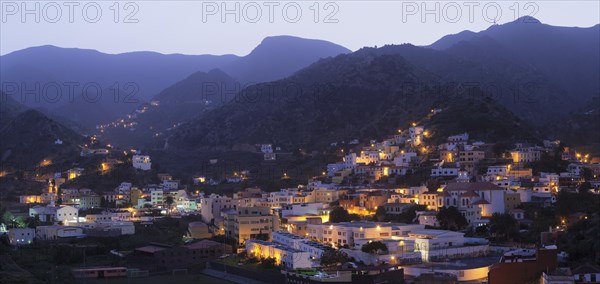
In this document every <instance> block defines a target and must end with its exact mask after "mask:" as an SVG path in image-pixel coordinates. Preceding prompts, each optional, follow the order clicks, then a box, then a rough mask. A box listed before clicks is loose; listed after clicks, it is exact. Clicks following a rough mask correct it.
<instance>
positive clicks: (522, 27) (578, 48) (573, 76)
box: [429, 17, 600, 110]
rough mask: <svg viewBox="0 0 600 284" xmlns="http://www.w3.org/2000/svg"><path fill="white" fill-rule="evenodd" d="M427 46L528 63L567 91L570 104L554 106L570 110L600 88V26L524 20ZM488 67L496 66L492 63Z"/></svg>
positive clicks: (459, 53) (470, 54)
mask: <svg viewBox="0 0 600 284" xmlns="http://www.w3.org/2000/svg"><path fill="white" fill-rule="evenodd" d="M429 47H430V48H432V49H436V50H445V51H449V52H450V53H451V54H453V55H456V56H460V57H469V58H470V57H473V55H474V54H473V53H472V52H471V51H470V49H473V48H475V47H479V48H480V49H481V51H478V52H479V53H482V52H485V53H486V54H487V55H493V56H494V57H498V58H506V59H509V60H512V61H516V62H521V63H522V65H529V66H530V68H531V69H533V70H535V71H537V72H538V73H539V74H542V75H544V76H545V77H546V79H547V80H548V81H549V82H553V83H554V84H555V85H556V86H558V87H560V88H561V89H563V90H564V91H565V92H564V94H563V95H562V96H564V97H566V98H567V101H568V102H569V103H567V104H556V105H555V107H556V106H558V105H560V107H561V108H566V109H567V110H574V109H576V108H578V107H579V106H580V105H581V104H584V103H585V102H587V101H589V100H590V99H591V98H592V97H593V96H596V95H597V94H598V90H599V89H600V80H598V78H599V77H600V69H599V68H598V66H600V52H598V50H600V25H595V26H593V27H588V28H578V27H557V26H551V25H547V24H543V23H541V22H540V21H539V20H537V19H535V18H532V17H522V18H520V19H517V20H516V21H514V22H511V23H507V24H503V25H493V26H491V27H490V28H488V29H486V30H484V31H481V32H478V33H473V32H469V31H465V32H462V33H459V34H456V35H450V36H446V37H443V38H441V39H440V40H438V41H437V42H435V43H433V44H432V45H430V46H429ZM494 47H501V48H494ZM481 62H482V63H486V61H481ZM487 65H488V66H494V65H493V62H489V61H488V62H487ZM543 91H544V90H541V92H540V93H543Z"/></svg>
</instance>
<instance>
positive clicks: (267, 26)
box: [0, 1, 600, 55]
mask: <svg viewBox="0 0 600 284" xmlns="http://www.w3.org/2000/svg"><path fill="white" fill-rule="evenodd" d="M567 2H568V3H567ZM23 3H25V5H26V7H24V6H22V4H23ZM36 3H37V4H38V5H40V6H39V10H38V11H37V12H33V13H34V14H23V10H24V9H23V8H26V9H30V10H31V9H34V8H35V5H36ZM47 3H48V2H35V1H28V2H10V1H3V2H2V21H1V28H0V29H1V32H0V54H2V55H4V54H7V53H10V52H12V51H15V50H19V49H23V48H27V47H31V46H39V45H48V44H50V45H56V46H60V47H76V48H88V49H97V50H99V51H102V52H106V53H122V52H129V51H142V50H147V51H156V52H160V53H184V54H237V55H245V54H247V53H249V52H250V51H251V50H252V48H254V47H255V46H256V45H257V44H259V43H260V41H261V40H262V39H263V38H265V37H267V36H273V35H293V36H299V37H305V38H315V39H324V40H328V41H332V42H335V43H338V44H340V45H343V46H345V47H347V48H349V49H351V50H357V49H359V48H361V47H363V46H374V45H379V46H381V45H384V44H400V43H412V44H415V45H428V44H430V43H432V42H434V41H435V40H437V39H439V38H440V37H442V36H443V35H446V34H452V33H458V32H460V31H463V30H472V31H480V30H483V29H486V28H487V27H489V26H490V25H491V24H492V23H493V22H494V20H493V19H494V18H496V19H497V20H496V22H497V23H505V22H510V21H513V20H514V19H516V18H518V17H520V16H524V15H528V14H531V13H533V16H534V17H535V18H537V19H539V20H540V21H541V22H543V23H546V24H550V25H556V26H571V27H572V26H577V27H590V26H593V25H596V24H598V23H599V22H600V19H599V14H598V11H599V9H600V2H599V1H538V2H519V3H517V4H515V1H497V2H433V1H426V2H423V1H416V2H394V1H332V2H319V5H318V8H317V6H316V5H315V2H314V1H297V2H276V1H273V2H234V1H228V2H222V1H215V2H200V1H198V2H196V1H168V2H167V1H137V2H119V3H120V5H119V7H117V6H115V4H114V3H115V2H114V1H97V2H91V3H93V4H91V5H88V6H87V14H86V16H85V17H84V16H83V15H84V13H83V7H84V5H85V3H86V2H80V3H78V4H79V5H77V6H72V7H71V8H72V9H73V14H72V19H71V20H72V23H70V19H69V14H70V13H69V9H70V8H69V6H68V5H69V4H67V3H68V2H60V1H59V2H53V3H56V5H50V6H48V4H47ZM71 3H74V2H71ZM126 3H133V4H131V5H129V6H127V4H126ZM222 3H226V4H225V5H227V6H226V7H225V8H227V9H234V7H235V5H236V3H237V4H239V10H238V14H237V16H238V17H239V23H236V21H235V16H236V15H234V14H229V15H225V17H226V18H225V22H224V23H223V21H222V19H221V16H222V8H223V7H222V6H221V4H222ZM328 3H329V4H328ZM486 3H492V4H488V5H487V6H486ZM527 3H533V4H529V5H528V4H527ZM286 4H288V5H287V6H286ZM422 4H424V5H426V6H425V7H423V6H422ZM436 4H437V5H439V10H438V12H432V13H431V14H428V15H424V16H425V21H423V20H422V16H423V15H422V14H423V13H422V12H423V9H422V8H426V9H430V10H433V9H434V8H435V5H436ZM203 7H204V10H203ZM283 7H287V8H286V9H287V14H285V15H286V16H283V15H284V11H283V10H284V9H283ZM484 7H486V10H487V12H486V11H484ZM59 9H60V14H57V13H56V11H58V10H59ZM215 9H218V10H215ZM298 9H299V10H300V11H301V15H297V14H296V11H297V10H298ZM415 9H417V10H415ZM96 10H100V12H101V15H100V16H99V17H96ZM117 10H118V11H119V13H118V15H116V13H115V11H117ZM258 10H260V13H261V15H260V17H257V13H256V11H258ZM317 10H318V11H319V13H318V15H317V14H316V13H315V11H317ZM517 10H518V13H517ZM270 11H272V20H270V19H269V14H270V13H269V12H270ZM457 11H460V15H457ZM496 11H500V13H501V14H500V15H499V17H498V16H497V15H498V14H497V13H496ZM35 13H39V14H38V15H37V16H38V17H39V23H36V19H35V17H36V15H35ZM436 14H437V15H436ZM469 14H471V16H472V17H471V19H470V17H469ZM128 15H131V16H130V17H128ZM403 15H404V17H403ZM436 16H437V17H438V18H439V20H438V22H436V19H435V17H436ZM115 19H116V20H117V23H115V22H114V21H115ZM315 19H316V20H317V23H315ZM96 20H97V22H95V21H96ZM136 20H137V23H135V21H136ZM127 21H129V22H131V23H126V22H127ZM325 21H328V22H329V23H325ZM336 21H337V22H336ZM54 22H56V23H54ZM94 22H95V23H94ZM252 22H256V23H252Z"/></svg>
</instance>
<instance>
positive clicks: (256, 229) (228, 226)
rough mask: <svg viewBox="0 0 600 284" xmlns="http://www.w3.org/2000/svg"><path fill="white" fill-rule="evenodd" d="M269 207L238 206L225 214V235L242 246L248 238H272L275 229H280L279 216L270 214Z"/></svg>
mask: <svg viewBox="0 0 600 284" xmlns="http://www.w3.org/2000/svg"><path fill="white" fill-rule="evenodd" d="M270 212H271V208H269V207H238V208H237V209H229V210H227V211H224V212H223V213H222V214H223V227H224V229H225V236H227V237H230V238H233V239H235V240H236V242H237V244H238V245H240V246H242V245H244V243H245V242H246V241H247V240H251V239H264V240H270V239H271V235H272V233H273V231H275V230H278V229H279V218H278V217H277V216H275V215H272V214H270Z"/></svg>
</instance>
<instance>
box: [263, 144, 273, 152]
mask: <svg viewBox="0 0 600 284" xmlns="http://www.w3.org/2000/svg"><path fill="white" fill-rule="evenodd" d="M260 151H261V152H262V153H264V154H267V153H273V145H272V144H261V145H260Z"/></svg>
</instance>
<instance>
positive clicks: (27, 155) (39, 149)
mask: <svg viewBox="0 0 600 284" xmlns="http://www.w3.org/2000/svg"><path fill="white" fill-rule="evenodd" d="M0 137H2V141H1V142H0V155H1V156H0V159H1V161H2V166H3V167H14V168H18V169H30V168H32V167H34V166H36V165H38V164H39V163H40V162H41V161H42V160H44V159H49V160H55V159H58V160H64V159H68V158H72V157H77V156H78V155H79V147H78V145H79V144H80V143H82V142H83V141H84V137H83V136H81V135H79V134H77V133H75V132H74V131H72V130H71V129H69V128H67V127H65V126H63V125H62V124H60V123H57V122H56V121H54V120H52V119H50V118H48V117H47V116H45V115H44V114H42V113H40V112H39V111H36V110H33V109H29V110H25V111H23V112H21V113H20V114H18V115H17V116H16V117H15V118H14V119H12V120H11V121H10V122H8V123H7V124H6V125H4V126H3V127H2V129H0ZM57 140H60V141H62V144H58V143H55V142H56V141H57Z"/></svg>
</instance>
